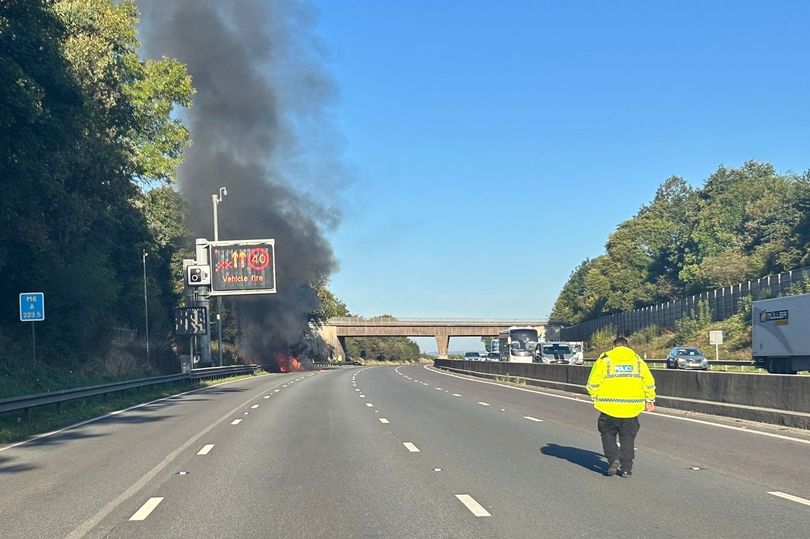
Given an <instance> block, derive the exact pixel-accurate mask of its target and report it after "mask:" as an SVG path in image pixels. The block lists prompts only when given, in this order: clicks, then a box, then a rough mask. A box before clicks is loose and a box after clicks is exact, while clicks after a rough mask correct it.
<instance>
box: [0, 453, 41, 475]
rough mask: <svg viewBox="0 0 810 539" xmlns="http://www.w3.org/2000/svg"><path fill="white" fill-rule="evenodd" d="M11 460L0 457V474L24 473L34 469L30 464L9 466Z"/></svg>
mask: <svg viewBox="0 0 810 539" xmlns="http://www.w3.org/2000/svg"><path fill="white" fill-rule="evenodd" d="M13 460H14V459H12V458H9V457H0V474H4V473H17V472H25V471H28V470H33V469H34V468H35V466H33V465H31V464H9V463H10V462H11V461H13Z"/></svg>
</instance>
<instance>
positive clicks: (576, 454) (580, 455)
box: [540, 444, 607, 475]
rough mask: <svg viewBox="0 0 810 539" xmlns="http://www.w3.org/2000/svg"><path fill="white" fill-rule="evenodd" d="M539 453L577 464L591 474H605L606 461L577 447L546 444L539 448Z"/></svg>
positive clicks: (600, 456) (598, 454) (591, 452)
mask: <svg viewBox="0 0 810 539" xmlns="http://www.w3.org/2000/svg"><path fill="white" fill-rule="evenodd" d="M540 452H541V453H542V454H544V455H548V456H550V457H557V458H558V459H563V460H567V461H568V462H571V463H573V464H578V465H580V466H582V467H583V468H587V469H588V470H590V471H592V472H597V473H600V474H603V475H604V474H606V473H607V461H606V460H605V459H604V458H603V457H602V455H601V454H600V453H594V452H593V451H588V450H587V449H580V448H579V447H568V446H566V445H557V444H546V446H545V447H541V448H540Z"/></svg>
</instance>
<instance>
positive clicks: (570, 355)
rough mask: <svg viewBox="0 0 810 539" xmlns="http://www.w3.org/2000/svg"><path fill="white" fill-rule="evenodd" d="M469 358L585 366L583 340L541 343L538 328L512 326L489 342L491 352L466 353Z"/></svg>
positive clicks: (471, 359) (472, 359)
mask: <svg viewBox="0 0 810 539" xmlns="http://www.w3.org/2000/svg"><path fill="white" fill-rule="evenodd" d="M464 359H466V360H468V361H487V360H489V361H506V362H510V363H546V364H560V365H582V364H583V363H584V359H585V358H584V356H583V343H581V342H570V343H569V342H563V341H548V342H541V341H540V340H539V334H538V332H537V329H535V328H533V327H517V326H513V327H510V328H507V329H504V330H503V331H501V332H500V333H499V334H498V338H497V339H492V341H491V342H490V352H489V353H488V354H487V353H484V352H467V353H466V354H464Z"/></svg>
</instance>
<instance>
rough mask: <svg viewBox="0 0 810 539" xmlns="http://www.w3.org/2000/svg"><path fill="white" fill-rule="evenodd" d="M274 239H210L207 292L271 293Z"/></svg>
mask: <svg viewBox="0 0 810 539" xmlns="http://www.w3.org/2000/svg"><path fill="white" fill-rule="evenodd" d="M275 243H276V242H275V240H273V239H267V240H236V241H215V242H212V243H210V244H209V247H210V252H209V260H210V263H211V295H212V296H241V295H249V294H274V293H275V292H276V264H275V261H276V256H275Z"/></svg>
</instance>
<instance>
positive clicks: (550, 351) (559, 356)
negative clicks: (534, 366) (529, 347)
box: [534, 341, 574, 365]
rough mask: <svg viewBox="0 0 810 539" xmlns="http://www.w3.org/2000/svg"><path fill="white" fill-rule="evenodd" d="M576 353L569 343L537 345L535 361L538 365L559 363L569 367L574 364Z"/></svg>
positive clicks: (542, 343) (556, 342) (559, 342)
mask: <svg viewBox="0 0 810 539" xmlns="http://www.w3.org/2000/svg"><path fill="white" fill-rule="evenodd" d="M573 356H574V351H573V350H572V349H571V346H570V345H569V344H568V343H567V342H562V341H551V342H541V343H538V344H537V348H535V352H534V360H535V362H537V363H548V364H551V363H557V364H561V365H568V364H569V363H572V359H573Z"/></svg>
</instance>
